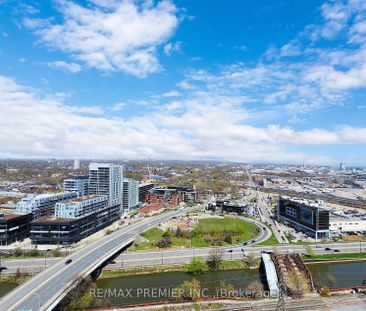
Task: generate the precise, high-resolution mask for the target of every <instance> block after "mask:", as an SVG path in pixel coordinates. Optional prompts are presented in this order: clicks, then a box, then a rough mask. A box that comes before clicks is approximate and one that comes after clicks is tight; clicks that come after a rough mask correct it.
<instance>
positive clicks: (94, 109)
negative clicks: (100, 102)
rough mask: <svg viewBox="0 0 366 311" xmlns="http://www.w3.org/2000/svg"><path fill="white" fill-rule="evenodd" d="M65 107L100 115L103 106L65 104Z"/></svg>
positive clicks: (72, 110)
mask: <svg viewBox="0 0 366 311" xmlns="http://www.w3.org/2000/svg"><path fill="white" fill-rule="evenodd" d="M65 109H66V110H68V111H71V112H76V113H79V114H91V115H101V114H103V108H102V107H99V106H65Z"/></svg>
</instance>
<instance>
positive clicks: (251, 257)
mask: <svg viewBox="0 0 366 311" xmlns="http://www.w3.org/2000/svg"><path fill="white" fill-rule="evenodd" d="M243 261H244V262H245V263H246V264H247V266H248V268H252V267H254V266H255V264H256V259H255V256H254V254H253V253H249V254H248V255H246V256H245V257H244V258H243Z"/></svg>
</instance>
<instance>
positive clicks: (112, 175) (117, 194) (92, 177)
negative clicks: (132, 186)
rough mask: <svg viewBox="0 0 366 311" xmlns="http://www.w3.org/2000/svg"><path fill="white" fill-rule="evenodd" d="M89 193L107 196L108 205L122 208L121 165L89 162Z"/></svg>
mask: <svg viewBox="0 0 366 311" xmlns="http://www.w3.org/2000/svg"><path fill="white" fill-rule="evenodd" d="M89 194H95V195H106V196H108V204H109V205H110V206H115V205H118V206H119V207H120V213H121V214H122V210H123V166H122V165H119V164H113V163H90V164H89Z"/></svg>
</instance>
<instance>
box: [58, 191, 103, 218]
mask: <svg viewBox="0 0 366 311" xmlns="http://www.w3.org/2000/svg"><path fill="white" fill-rule="evenodd" d="M107 206H108V197H107V196H106V195H104V196H96V195H89V196H84V197H79V198H73V199H71V200H67V201H63V202H58V203H56V206H55V217H56V218H79V217H84V216H87V215H90V214H93V213H95V212H98V211H100V210H102V209H105V208H106V207H107Z"/></svg>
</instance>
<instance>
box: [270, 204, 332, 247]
mask: <svg viewBox="0 0 366 311" xmlns="http://www.w3.org/2000/svg"><path fill="white" fill-rule="evenodd" d="M277 219H278V220H279V221H281V222H283V223H285V224H287V225H290V226H291V227H293V228H295V229H298V230H300V231H303V232H304V233H306V234H308V235H309V236H311V237H313V238H315V239H317V240H318V239H322V238H328V237H329V211H327V210H325V209H323V208H321V207H319V206H316V205H312V204H311V203H310V202H309V201H304V200H296V199H286V198H280V200H279V205H278V210H277Z"/></svg>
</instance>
